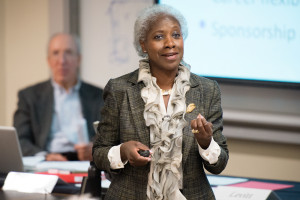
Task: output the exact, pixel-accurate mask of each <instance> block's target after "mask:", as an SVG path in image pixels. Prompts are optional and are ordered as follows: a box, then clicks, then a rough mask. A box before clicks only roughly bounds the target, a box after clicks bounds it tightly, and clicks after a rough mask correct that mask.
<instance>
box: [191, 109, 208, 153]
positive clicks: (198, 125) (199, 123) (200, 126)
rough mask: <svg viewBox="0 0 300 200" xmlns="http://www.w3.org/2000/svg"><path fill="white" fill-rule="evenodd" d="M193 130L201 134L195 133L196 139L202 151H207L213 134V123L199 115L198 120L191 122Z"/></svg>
mask: <svg viewBox="0 0 300 200" xmlns="http://www.w3.org/2000/svg"><path fill="white" fill-rule="evenodd" d="M191 128H192V129H194V130H198V132H199V133H194V135H195V138H196V140H197V142H198V144H199V145H200V147H201V148H202V149H207V148H208V147H209V145H210V141H211V138H212V134H213V129H212V128H213V125H212V123H210V122H208V121H206V119H205V118H204V117H203V116H202V115H201V114H199V115H198V116H197V119H193V120H192V121H191Z"/></svg>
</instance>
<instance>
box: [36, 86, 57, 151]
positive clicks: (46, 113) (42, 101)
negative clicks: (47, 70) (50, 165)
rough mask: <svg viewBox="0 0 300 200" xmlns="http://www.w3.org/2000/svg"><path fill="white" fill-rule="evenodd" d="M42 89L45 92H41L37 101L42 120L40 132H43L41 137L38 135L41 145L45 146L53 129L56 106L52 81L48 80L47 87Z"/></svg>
mask: <svg viewBox="0 0 300 200" xmlns="http://www.w3.org/2000/svg"><path fill="white" fill-rule="evenodd" d="M42 90H43V92H41V93H40V94H41V95H40V98H39V100H38V101H37V102H36V103H37V112H38V116H39V121H40V125H39V126H40V128H39V131H40V132H39V133H38V134H41V137H38V138H39V141H38V144H40V145H41V148H44V147H45V145H46V141H47V138H48V135H49V131H50V129H51V122H52V114H53V107H54V96H53V88H52V85H51V82H50V81H48V82H46V84H45V87H44V88H42Z"/></svg>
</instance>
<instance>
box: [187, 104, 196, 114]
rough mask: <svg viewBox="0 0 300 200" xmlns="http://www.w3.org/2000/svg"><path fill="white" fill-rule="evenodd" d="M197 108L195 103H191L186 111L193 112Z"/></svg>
mask: <svg viewBox="0 0 300 200" xmlns="http://www.w3.org/2000/svg"><path fill="white" fill-rule="evenodd" d="M195 108H196V105H195V104H194V103H191V104H189V105H188V107H187V108H186V112H187V113H190V112H192V111H193V110H194V109H195Z"/></svg>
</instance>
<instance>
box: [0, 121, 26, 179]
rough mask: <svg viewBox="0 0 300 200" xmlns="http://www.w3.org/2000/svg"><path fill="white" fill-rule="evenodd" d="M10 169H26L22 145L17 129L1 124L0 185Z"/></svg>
mask: <svg viewBox="0 0 300 200" xmlns="http://www.w3.org/2000/svg"><path fill="white" fill-rule="evenodd" d="M10 171H16V172H23V171H24V165H23V161H22V152H21V147H20V143H19V138H18V135H17V131H16V129H15V128H14V127H9V126H0V185H3V183H4V180H5V177H6V175H7V174H8V172H10Z"/></svg>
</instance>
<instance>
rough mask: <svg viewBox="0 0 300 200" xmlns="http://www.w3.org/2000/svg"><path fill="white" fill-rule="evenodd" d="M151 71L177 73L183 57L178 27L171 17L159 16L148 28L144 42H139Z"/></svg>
mask: <svg viewBox="0 0 300 200" xmlns="http://www.w3.org/2000/svg"><path fill="white" fill-rule="evenodd" d="M141 47H142V49H143V51H144V52H145V51H146V52H147V54H148V57H149V61H150V66H151V69H152V70H163V71H166V70H167V71H174V70H175V71H177V70H178V66H179V63H180V61H181V59H182V57H183V50H184V47H183V38H182V34H181V29H180V25H179V23H178V22H177V20H175V19H174V18H173V17H170V16H161V17H159V18H158V20H157V21H156V22H154V23H153V25H152V26H151V27H150V30H149V31H148V33H147V36H146V40H145V41H141Z"/></svg>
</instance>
